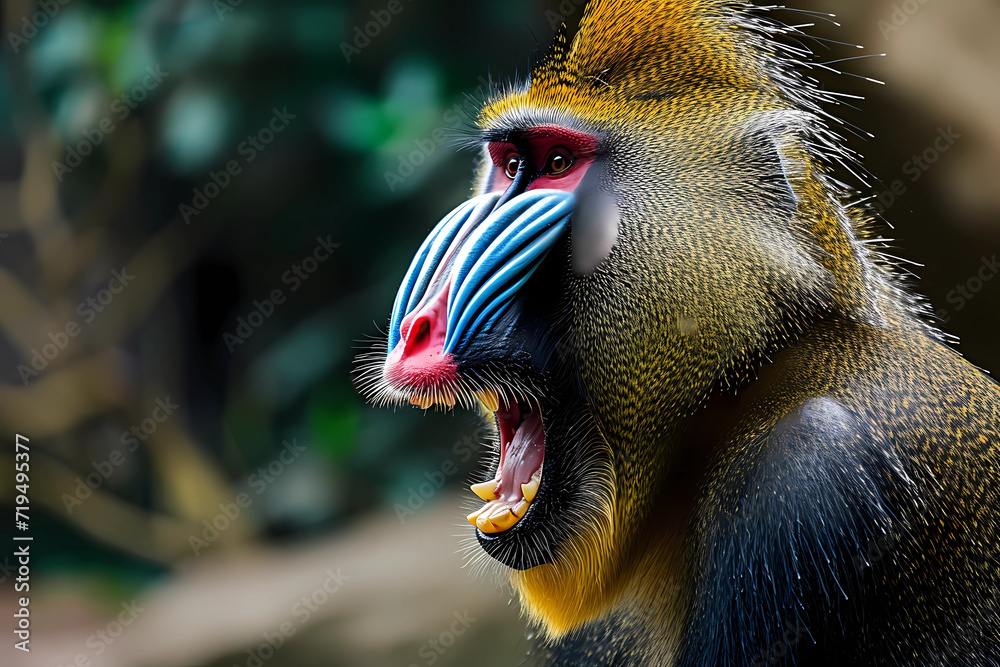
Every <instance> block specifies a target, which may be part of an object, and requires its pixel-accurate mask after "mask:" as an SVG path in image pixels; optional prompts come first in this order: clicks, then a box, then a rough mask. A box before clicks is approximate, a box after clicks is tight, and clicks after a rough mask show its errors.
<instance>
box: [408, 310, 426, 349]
mask: <svg viewBox="0 0 1000 667" xmlns="http://www.w3.org/2000/svg"><path fill="white" fill-rule="evenodd" d="M430 335H431V320H430V318H429V317H421V318H420V319H418V320H417V321H416V322H414V323H413V324H412V325H411V326H410V330H409V331H408V332H407V336H406V347H405V349H406V350H407V351H412V350H413V349H414V348H419V347H422V346H423V345H424V344H425V343H427V339H428V338H430Z"/></svg>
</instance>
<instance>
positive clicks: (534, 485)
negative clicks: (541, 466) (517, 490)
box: [521, 479, 539, 503]
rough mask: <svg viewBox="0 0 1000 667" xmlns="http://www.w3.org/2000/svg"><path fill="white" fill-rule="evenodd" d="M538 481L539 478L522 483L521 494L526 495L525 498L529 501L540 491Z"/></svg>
mask: <svg viewBox="0 0 1000 667" xmlns="http://www.w3.org/2000/svg"><path fill="white" fill-rule="evenodd" d="M538 482H539V480H537V479H532V480H531V481H530V482H528V483H527V484H522V485H521V494H522V495H524V499H525V500H527V501H528V502H529V503H530V502H531V501H532V500H534V499H535V494H536V493H538Z"/></svg>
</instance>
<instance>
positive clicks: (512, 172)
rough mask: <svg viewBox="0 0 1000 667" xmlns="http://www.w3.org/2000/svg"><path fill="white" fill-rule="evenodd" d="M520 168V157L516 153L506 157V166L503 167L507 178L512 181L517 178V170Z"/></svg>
mask: <svg viewBox="0 0 1000 667" xmlns="http://www.w3.org/2000/svg"><path fill="white" fill-rule="evenodd" d="M520 166H521V157H520V156H519V155H518V154H517V153H513V154H511V155H509V156H507V165H506V166H505V167H504V173H506V174H507V178H509V179H510V180H512V181H513V180H514V177H515V176H517V168H518V167H520Z"/></svg>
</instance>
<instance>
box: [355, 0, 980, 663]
mask: <svg viewBox="0 0 1000 667" xmlns="http://www.w3.org/2000/svg"><path fill="white" fill-rule="evenodd" d="M794 32H795V29H794V28H791V27H786V26H784V25H782V24H780V23H778V22H776V21H775V20H773V18H771V17H770V16H769V15H768V13H767V10H766V8H755V7H752V6H749V5H746V4H744V3H734V2H728V1H722V0H659V1H648V2H640V1H634V2H629V1H627V0H591V1H590V2H589V3H588V4H587V6H586V7H585V11H584V13H583V16H582V19H581V20H580V24H579V26H578V27H577V28H576V29H575V30H572V31H571V30H568V29H567V28H566V27H565V26H564V27H563V29H562V30H560V32H559V33H558V34H557V36H556V39H555V41H554V43H553V45H552V47H551V49H550V50H549V52H548V54H547V55H546V57H545V58H544V59H543V60H542V61H541V63H540V64H539V65H537V66H536V67H535V68H534V70H533V71H532V73H531V77H530V80H529V81H527V82H526V83H524V84H523V85H515V86H510V87H508V88H506V89H504V90H503V91H501V92H500V93H498V94H496V95H495V96H494V97H493V98H492V99H491V100H489V101H488V102H487V103H486V105H485V106H484V107H483V109H482V110H481V112H480V114H479V116H478V121H477V124H478V133H477V135H476V140H477V142H478V144H479V145H480V155H481V161H480V166H479V170H478V176H477V179H476V183H475V190H474V193H475V196H474V197H473V198H472V199H470V200H469V201H467V202H465V203H464V204H461V205H460V206H458V208H456V209H455V210H454V211H452V212H451V213H449V214H448V215H447V216H446V217H445V218H444V219H443V220H442V221H441V222H440V223H439V224H438V225H437V226H436V227H435V228H434V229H433V230H432V231H431V232H430V234H429V235H428V236H427V238H426V240H425V241H424V242H423V245H421V246H420V248H419V250H417V253H416V256H415V257H414V259H413V262H412V263H411V264H410V267H409V270H408V271H407V272H406V274H405V277H404V278H403V281H402V284H401V286H400V288H399V291H398V294H397V296H396V300H395V303H394V304H393V306H392V311H391V316H390V319H389V328H388V339H387V341H386V344H385V348H384V349H382V348H381V346H380V347H379V349H376V350H374V351H373V352H371V353H369V354H368V356H367V357H366V358H364V359H363V360H362V364H361V367H360V370H359V378H358V384H359V387H360V388H361V389H362V391H364V392H365V393H366V394H367V395H368V396H369V398H370V399H371V400H372V401H375V402H378V403H387V402H406V403H412V404H414V405H417V406H419V407H420V408H423V409H426V408H429V407H432V406H438V407H444V408H452V407H454V406H456V405H458V406H462V407H466V408H472V409H478V410H479V411H481V412H482V413H483V414H484V416H486V418H487V419H488V421H489V422H490V423H491V424H492V425H494V426H495V429H494V433H495V447H494V455H493V456H492V459H491V461H489V462H488V463H489V466H490V467H489V472H488V473H486V474H484V475H482V477H481V478H479V479H477V480H476V481H477V482H478V483H476V484H473V486H472V491H473V492H474V493H475V494H476V495H477V496H479V498H481V499H482V501H483V504H482V505H481V506H479V508H478V509H476V510H475V511H474V512H473V513H472V514H471V515H469V517H468V519H469V522H470V523H472V524H473V526H474V528H471V529H470V530H472V531H474V532H475V535H476V538H477V539H478V543H479V547H481V549H482V551H483V552H485V554H487V555H488V557H487V556H484V557H486V558H488V559H491V562H492V561H496V562H498V563H499V564H500V565H501V566H502V567H503V571H504V572H505V573H506V576H508V577H509V579H510V582H511V584H512V586H513V588H514V589H515V590H516V592H517V594H518V596H519V597H520V601H521V605H522V608H523V610H524V613H525V614H526V615H527V616H528V617H529V619H530V621H531V622H532V623H533V624H535V625H537V626H538V627H539V628H540V629H541V630H542V631H543V639H542V643H541V645H540V646H539V648H538V651H537V653H538V656H539V658H540V659H541V660H542V661H543V662H544V664H546V665H551V666H562V665H619V666H624V665H637V666H638V665H642V666H646V665H680V666H685V667H686V666H695V665H705V666H708V665H713V666H714V665H763V664H779V663H780V664H784V663H787V664H795V665H799V666H803V667H805V666H813V665H837V666H850V665H897V666H917V665H963V666H968V665H998V664H1000V598H998V597H997V595H996V592H997V591H998V588H1000V385H997V384H996V383H995V382H994V381H993V380H991V379H990V378H989V377H987V376H986V375H984V374H983V373H981V372H979V371H978V370H977V369H976V368H975V367H973V366H972V365H971V364H970V363H968V362H966V361H965V360H963V359H962V357H961V356H959V355H958V354H957V353H956V352H955V351H954V350H952V349H951V348H949V347H948V346H947V345H946V344H945V343H944V342H943V337H944V336H943V334H941V333H940V332H939V331H937V330H936V329H935V328H934V327H933V326H932V325H931V324H929V323H928V318H927V313H928V311H927V309H926V307H925V305H924V304H923V302H922V301H921V300H920V299H919V298H918V297H915V296H913V295H912V294H911V293H909V292H908V291H907V290H906V289H905V288H904V286H903V285H902V284H901V280H900V278H899V277H898V276H897V273H898V271H897V270H896V269H895V267H894V266H893V265H892V264H891V262H890V261H889V260H888V259H887V258H886V257H885V256H883V255H881V254H879V252H878V251H877V246H878V243H879V239H878V238H877V235H876V233H875V232H874V231H873V229H872V227H873V221H872V216H871V215H870V214H869V212H867V211H866V209H865V208H864V207H863V206H858V205H856V204H852V203H849V199H850V198H851V197H855V196H856V193H855V192H852V191H851V190H849V188H848V187H847V186H846V185H844V184H843V183H842V182H841V181H840V180H838V178H837V174H839V173H841V172H856V171H857V168H856V165H855V163H854V161H853V159H852V154H851V153H850V152H849V151H848V150H847V149H846V148H844V147H843V146H842V144H841V142H840V139H839V138H838V136H837V134H835V132H834V131H833V130H832V129H831V126H832V125H833V119H832V117H831V116H829V115H828V113H827V112H826V111H825V110H824V109H825V108H826V107H827V106H828V105H829V104H830V103H836V101H837V100H838V97H837V96H836V94H835V93H829V92H825V91H822V90H820V89H819V88H818V86H817V85H816V83H815V82H814V81H813V80H812V79H810V78H809V77H807V76H805V75H804V74H803V73H802V70H803V63H802V62H800V61H799V60H800V59H801V58H804V57H805V52H804V51H803V50H802V48H801V46H799V45H798V44H797V42H795V40H794V35H788V36H786V33H794Z"/></svg>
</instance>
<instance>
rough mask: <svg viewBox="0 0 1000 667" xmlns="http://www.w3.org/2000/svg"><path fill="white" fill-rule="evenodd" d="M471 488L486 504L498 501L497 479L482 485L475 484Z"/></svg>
mask: <svg viewBox="0 0 1000 667" xmlns="http://www.w3.org/2000/svg"><path fill="white" fill-rule="evenodd" d="M469 488H470V489H472V492H473V493H474V494H476V495H477V496H479V497H480V498H482V499H483V500H485V501H486V502H489V501H491V500H496V499H497V494H496V490H497V481H496V480H495V479H491V480H490V481H488V482H483V483H481V484H473V485H472V486H470V487H469Z"/></svg>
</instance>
